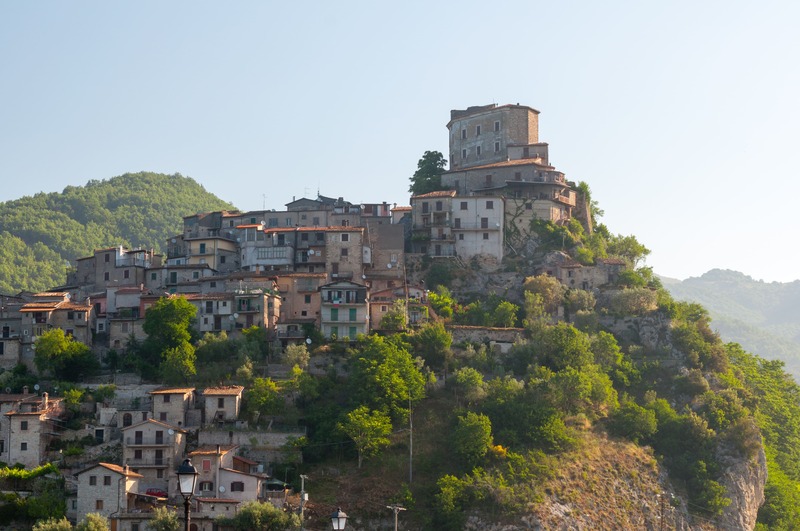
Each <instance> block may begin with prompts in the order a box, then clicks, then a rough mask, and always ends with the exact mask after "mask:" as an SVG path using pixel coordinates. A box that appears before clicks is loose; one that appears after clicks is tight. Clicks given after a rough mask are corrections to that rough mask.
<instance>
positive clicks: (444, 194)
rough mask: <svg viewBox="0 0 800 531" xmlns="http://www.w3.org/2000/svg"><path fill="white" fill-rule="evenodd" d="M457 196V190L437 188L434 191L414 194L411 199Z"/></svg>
mask: <svg viewBox="0 0 800 531" xmlns="http://www.w3.org/2000/svg"><path fill="white" fill-rule="evenodd" d="M455 196H456V191H455V190H436V191H434V192H428V193H427V194H420V195H415V196H412V197H411V199H428V198H432V197H455Z"/></svg>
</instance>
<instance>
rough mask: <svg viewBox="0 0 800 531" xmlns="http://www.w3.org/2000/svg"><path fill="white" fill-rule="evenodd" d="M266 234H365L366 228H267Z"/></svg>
mask: <svg viewBox="0 0 800 531" xmlns="http://www.w3.org/2000/svg"><path fill="white" fill-rule="evenodd" d="M264 232H364V227H267V228H265V229H264Z"/></svg>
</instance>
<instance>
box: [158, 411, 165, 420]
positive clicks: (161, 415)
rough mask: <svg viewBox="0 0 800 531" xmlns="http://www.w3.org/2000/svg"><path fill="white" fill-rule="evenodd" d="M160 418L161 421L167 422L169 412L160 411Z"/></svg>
mask: <svg viewBox="0 0 800 531" xmlns="http://www.w3.org/2000/svg"><path fill="white" fill-rule="evenodd" d="M158 420H160V421H161V422H166V421H167V412H166V411H162V412H160V413H159V414H158Z"/></svg>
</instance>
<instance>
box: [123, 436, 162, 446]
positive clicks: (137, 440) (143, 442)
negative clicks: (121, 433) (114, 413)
mask: <svg viewBox="0 0 800 531" xmlns="http://www.w3.org/2000/svg"><path fill="white" fill-rule="evenodd" d="M125 444H126V445H127V446H172V445H173V444H174V441H173V440H172V439H171V438H169V437H163V438H159V437H125Z"/></svg>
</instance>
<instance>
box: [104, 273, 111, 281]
mask: <svg viewBox="0 0 800 531" xmlns="http://www.w3.org/2000/svg"><path fill="white" fill-rule="evenodd" d="M109 278H111V277H110V276H109V274H108V271H106V272H105V273H103V280H105V281H106V282H108V279H109Z"/></svg>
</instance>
